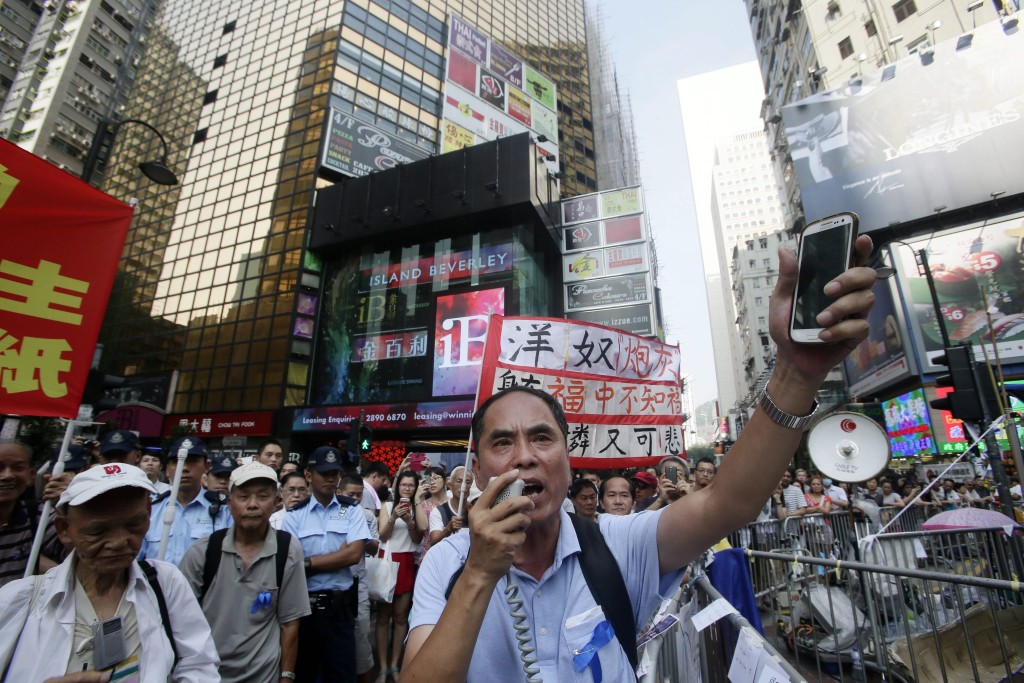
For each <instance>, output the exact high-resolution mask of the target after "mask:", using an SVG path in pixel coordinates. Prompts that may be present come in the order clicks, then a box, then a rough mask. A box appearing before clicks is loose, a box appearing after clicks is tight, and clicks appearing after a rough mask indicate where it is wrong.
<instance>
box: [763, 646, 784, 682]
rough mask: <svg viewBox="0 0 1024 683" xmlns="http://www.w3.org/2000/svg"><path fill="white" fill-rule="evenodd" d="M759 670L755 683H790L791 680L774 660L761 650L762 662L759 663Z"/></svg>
mask: <svg viewBox="0 0 1024 683" xmlns="http://www.w3.org/2000/svg"><path fill="white" fill-rule="evenodd" d="M759 666H760V668H759V670H758V672H757V678H756V679H755V683H789V682H790V678H789V674H787V673H786V672H785V671H783V670H782V669H780V668H778V665H776V664H775V662H774V661H773V660H772V658H771V655H769V654H768V653H767V652H766V651H765V650H761V661H760V663H759Z"/></svg>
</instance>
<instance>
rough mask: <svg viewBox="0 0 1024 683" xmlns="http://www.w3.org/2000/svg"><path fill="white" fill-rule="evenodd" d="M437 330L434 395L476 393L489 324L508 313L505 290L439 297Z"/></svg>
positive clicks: (435, 339) (479, 291) (435, 330)
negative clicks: (493, 317)
mask: <svg viewBox="0 0 1024 683" xmlns="http://www.w3.org/2000/svg"><path fill="white" fill-rule="evenodd" d="M436 309H437V322H436V323H435V327H434V395H435V396H459V395H460V394H472V393H474V392H475V391H476V385H477V381H478V380H479V379H480V366H481V364H482V363H483V358H484V346H485V344H486V342H487V321H488V320H489V319H490V317H491V316H492V315H504V314H505V290H504V288H495V289H483V290H477V291H475V292H463V293H461V294H448V295H445V296H439V297H437V306H436Z"/></svg>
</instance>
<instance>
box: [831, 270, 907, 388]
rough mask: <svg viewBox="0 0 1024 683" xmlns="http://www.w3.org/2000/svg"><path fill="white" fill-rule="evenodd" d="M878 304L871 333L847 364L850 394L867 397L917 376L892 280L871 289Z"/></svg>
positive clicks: (870, 316) (873, 311) (871, 316)
mask: <svg viewBox="0 0 1024 683" xmlns="http://www.w3.org/2000/svg"><path fill="white" fill-rule="evenodd" d="M871 292H872V293H873V294H874V295H875V305H874V306H872V307H871V312H870V313H868V324H869V325H870V326H871V332H870V334H869V335H868V338H867V339H865V340H864V341H862V342H861V343H860V344H859V345H858V346H857V348H855V349H854V350H853V353H851V354H850V355H849V356H848V357H847V358H846V360H845V361H843V369H844V370H845V371H846V381H847V384H848V385H849V387H850V390H849V391H850V395H851V396H856V397H864V396H868V395H870V394H871V393H874V392H877V391H880V390H881V389H884V388H885V387H887V386H891V385H893V384H895V383H896V382H899V381H900V380H903V379H906V378H907V377H909V376H910V375H911V374H914V372H915V369H914V368H913V367H912V366H911V363H912V359H911V358H909V357H908V355H907V352H906V348H905V347H906V346H907V345H908V344H909V340H908V338H907V332H906V327H905V326H904V324H903V316H902V311H901V310H900V307H898V306H896V303H895V301H894V300H893V294H892V281H891V280H877V281H876V282H875V284H874V285H873V286H872V287H871Z"/></svg>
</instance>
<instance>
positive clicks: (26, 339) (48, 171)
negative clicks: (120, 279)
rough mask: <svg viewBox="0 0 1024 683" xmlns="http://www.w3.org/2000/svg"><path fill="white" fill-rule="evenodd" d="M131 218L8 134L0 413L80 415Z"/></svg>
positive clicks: (2, 151) (2, 207)
mask: <svg viewBox="0 0 1024 683" xmlns="http://www.w3.org/2000/svg"><path fill="white" fill-rule="evenodd" d="M131 218H132V208H131V207H130V206H128V205H127V204H124V203H122V202H119V201H117V200H116V199H114V198H113V197H111V196H109V195H106V194H104V193H102V192H100V191H99V190H97V189H95V188H93V187H91V186H90V185H88V184H87V183H83V182H82V181H81V180H79V179H78V178H75V177H74V176H72V175H70V174H69V173H67V172H66V171H62V170H60V169H58V168H57V167H56V166H54V165H52V164H50V163H48V162H46V161H44V160H42V159H40V158H39V157H37V156H35V155H33V154H30V153H28V152H26V151H25V150H23V149H21V148H20V147H17V146H16V145H13V144H11V143H10V142H8V141H6V140H0V244H2V247H0V414H4V413H6V414H14V415H40V416H58V417H75V416H77V414H78V406H79V403H80V402H81V399H82V392H83V391H84V390H85V382H86V378H87V377H88V375H89V367H90V365H91V363H92V357H93V352H94V351H95V350H96V339H97V337H98V336H99V331H100V325H101V324H102V323H103V315H104V313H105V312H106V308H107V299H108V297H109V296H110V289H111V287H112V286H113V283H114V274H115V273H116V272H117V264H118V261H119V260H120V258H121V250H122V249H123V248H124V240H125V236H126V235H127V234H128V225H129V223H130V222H131Z"/></svg>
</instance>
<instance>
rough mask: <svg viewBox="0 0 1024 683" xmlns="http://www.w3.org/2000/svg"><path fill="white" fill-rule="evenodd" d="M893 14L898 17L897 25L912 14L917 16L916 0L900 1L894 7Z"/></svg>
mask: <svg viewBox="0 0 1024 683" xmlns="http://www.w3.org/2000/svg"><path fill="white" fill-rule="evenodd" d="M892 13H893V14H895V15H896V23H897V24H898V23H900V22H901V21H903V20H904V19H906V18H907V17H909V16H910V15H912V14H917V5H916V4H915V3H914V0H900V1H899V2H897V3H896V4H895V5H893V6H892Z"/></svg>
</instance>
